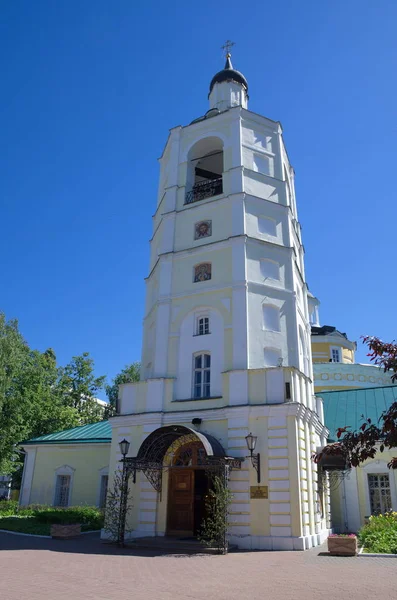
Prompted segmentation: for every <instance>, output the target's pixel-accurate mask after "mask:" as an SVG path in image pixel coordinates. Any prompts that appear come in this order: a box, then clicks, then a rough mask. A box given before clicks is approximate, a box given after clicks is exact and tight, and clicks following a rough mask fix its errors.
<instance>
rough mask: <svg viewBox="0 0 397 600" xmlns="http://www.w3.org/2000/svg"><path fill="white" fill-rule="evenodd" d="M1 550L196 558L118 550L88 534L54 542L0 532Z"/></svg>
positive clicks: (155, 551) (163, 551)
mask: <svg viewBox="0 0 397 600" xmlns="http://www.w3.org/2000/svg"><path fill="white" fill-rule="evenodd" d="M2 550H19V551H20V550H36V551H47V552H64V553H72V554H100V555H108V556H148V557H153V556H172V557H174V558H182V557H186V556H198V554H197V553H195V552H191V553H190V552H189V553H187V552H184V553H180V554H179V553H175V552H171V551H170V550H166V549H154V548H150V549H147V548H137V547H131V546H128V544H127V545H126V546H125V547H124V548H120V547H119V546H117V545H116V544H111V543H109V542H102V541H101V539H100V537H99V533H90V534H86V535H82V536H80V537H78V538H74V539H70V540H55V539H49V538H38V537H30V536H28V535H26V536H25V535H13V534H9V533H3V532H1V533H0V552H1V551H2ZM200 556H201V555H200ZM202 556H204V555H202ZM205 556H208V555H205Z"/></svg>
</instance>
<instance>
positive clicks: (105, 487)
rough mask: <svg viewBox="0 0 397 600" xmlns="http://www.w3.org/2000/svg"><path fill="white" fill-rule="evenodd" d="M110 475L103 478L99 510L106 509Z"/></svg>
mask: <svg viewBox="0 0 397 600" xmlns="http://www.w3.org/2000/svg"><path fill="white" fill-rule="evenodd" d="M108 481H109V476H108V475H102V477H101V491H100V494H99V508H105V506H106V494H107V491H108Z"/></svg>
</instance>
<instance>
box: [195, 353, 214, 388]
mask: <svg viewBox="0 0 397 600" xmlns="http://www.w3.org/2000/svg"><path fill="white" fill-rule="evenodd" d="M210 395H211V355H210V354H208V353H207V352H200V353H199V354H195V355H194V356H193V398H209V397H210Z"/></svg>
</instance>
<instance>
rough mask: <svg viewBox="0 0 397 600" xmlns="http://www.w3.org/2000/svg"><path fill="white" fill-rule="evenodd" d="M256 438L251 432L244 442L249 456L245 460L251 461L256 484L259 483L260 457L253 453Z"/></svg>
mask: <svg viewBox="0 0 397 600" xmlns="http://www.w3.org/2000/svg"><path fill="white" fill-rule="evenodd" d="M257 439H258V437H257V436H256V435H252V433H251V432H249V434H248V435H247V436H246V437H245V441H246V444H247V448H248V452H249V453H250V455H249V456H248V457H247V458H250V459H251V463H252V466H253V467H254V469H255V471H256V474H257V477H258V483H260V482H261V457H260V454H259V452H257V453H254V450H255V447H256V441H257Z"/></svg>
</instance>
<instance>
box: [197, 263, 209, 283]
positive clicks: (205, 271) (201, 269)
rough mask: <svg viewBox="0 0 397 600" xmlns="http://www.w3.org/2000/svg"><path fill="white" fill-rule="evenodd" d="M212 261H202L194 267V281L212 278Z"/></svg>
mask: <svg viewBox="0 0 397 600" xmlns="http://www.w3.org/2000/svg"><path fill="white" fill-rule="evenodd" d="M211 275H212V273H211V263H200V264H199V265H196V266H195V267H194V279H193V281H194V283H199V282H201V281H209V280H210V279H211Z"/></svg>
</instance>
